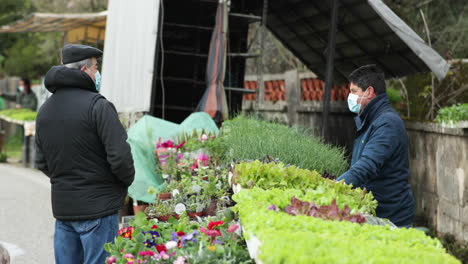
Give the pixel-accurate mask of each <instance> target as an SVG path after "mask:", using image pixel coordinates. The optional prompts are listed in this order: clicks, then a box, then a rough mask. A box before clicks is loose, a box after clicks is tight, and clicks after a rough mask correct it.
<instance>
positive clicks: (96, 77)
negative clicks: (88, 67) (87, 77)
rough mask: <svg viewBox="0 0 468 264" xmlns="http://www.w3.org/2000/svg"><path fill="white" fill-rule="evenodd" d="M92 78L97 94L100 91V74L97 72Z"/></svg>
mask: <svg viewBox="0 0 468 264" xmlns="http://www.w3.org/2000/svg"><path fill="white" fill-rule="evenodd" d="M94 78H95V79H96V90H97V91H98V92H99V90H101V74H100V73H99V71H97V72H96V73H95V74H94Z"/></svg>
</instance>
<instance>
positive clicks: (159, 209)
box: [147, 200, 175, 221]
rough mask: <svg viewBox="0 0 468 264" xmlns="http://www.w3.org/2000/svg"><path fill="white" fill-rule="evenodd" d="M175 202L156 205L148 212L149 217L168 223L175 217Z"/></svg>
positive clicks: (161, 202) (163, 202) (162, 202)
mask: <svg viewBox="0 0 468 264" xmlns="http://www.w3.org/2000/svg"><path fill="white" fill-rule="evenodd" d="M174 206H175V205H174V202H172V201H170V200H169V201H160V202H159V203H157V204H156V205H154V206H152V207H151V208H149V209H148V210H147V213H148V216H152V217H155V218H158V219H159V220H160V221H167V220H168V219H169V217H170V216H172V215H174V213H175V212H174Z"/></svg>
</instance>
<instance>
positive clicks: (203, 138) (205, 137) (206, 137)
mask: <svg viewBox="0 0 468 264" xmlns="http://www.w3.org/2000/svg"><path fill="white" fill-rule="evenodd" d="M198 140H199V141H200V142H205V141H207V140H208V136H207V135H206V134H203V135H202V136H201V137H200V138H199V139H198Z"/></svg>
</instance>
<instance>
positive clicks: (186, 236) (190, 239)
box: [180, 230, 199, 247]
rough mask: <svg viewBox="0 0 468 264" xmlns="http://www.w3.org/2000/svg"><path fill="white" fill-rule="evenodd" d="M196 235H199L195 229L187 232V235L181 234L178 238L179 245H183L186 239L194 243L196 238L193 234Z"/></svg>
mask: <svg viewBox="0 0 468 264" xmlns="http://www.w3.org/2000/svg"><path fill="white" fill-rule="evenodd" d="M198 235H199V233H198V231H197V230H195V231H193V232H192V233H190V234H187V235H184V236H182V237H181V238H180V239H181V246H182V247H184V246H185V242H186V241H190V242H193V243H196V242H197V239H196V238H195V236H198Z"/></svg>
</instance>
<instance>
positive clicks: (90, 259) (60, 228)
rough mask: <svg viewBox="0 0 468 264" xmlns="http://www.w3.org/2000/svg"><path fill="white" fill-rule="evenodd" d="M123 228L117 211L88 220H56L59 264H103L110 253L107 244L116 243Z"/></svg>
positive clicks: (56, 259)
mask: <svg viewBox="0 0 468 264" xmlns="http://www.w3.org/2000/svg"><path fill="white" fill-rule="evenodd" d="M118 229H119V216H118V214H113V215H109V216H105V217H102V218H98V219H94V220H86V221H61V220H57V221H56V222H55V236H54V251H55V263H56V264H83V263H84V264H103V263H105V261H106V258H107V256H108V254H107V252H105V251H104V244H106V243H107V242H113V241H114V238H115V237H116V236H117V232H118Z"/></svg>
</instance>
